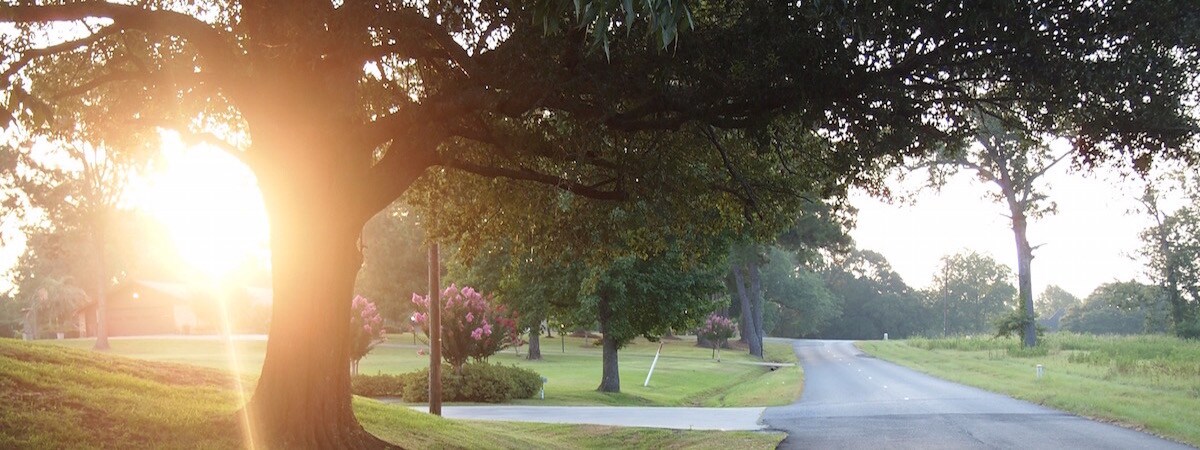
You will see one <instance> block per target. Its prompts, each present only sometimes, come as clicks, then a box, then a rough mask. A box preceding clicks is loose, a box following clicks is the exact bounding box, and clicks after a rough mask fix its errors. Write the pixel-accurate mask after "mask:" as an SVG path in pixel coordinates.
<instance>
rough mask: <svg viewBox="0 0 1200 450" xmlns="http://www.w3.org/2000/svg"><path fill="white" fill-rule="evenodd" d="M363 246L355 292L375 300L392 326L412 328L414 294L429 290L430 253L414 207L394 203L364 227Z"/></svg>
mask: <svg viewBox="0 0 1200 450" xmlns="http://www.w3.org/2000/svg"><path fill="white" fill-rule="evenodd" d="M362 246H363V250H362V255H363V264H362V268H361V269H359V271H358V278H357V279H356V280H355V282H354V289H355V292H360V293H362V295H363V296H365V297H367V298H370V299H373V300H374V301H375V304H376V305H378V307H379V311H380V314H381V315H382V316H383V318H384V320H385V321H387V322H388V323H389V324H390V325H391V326H392V327H394V328H401V327H402V326H403V327H404V328H407V327H408V326H411V323H410V320H409V319H410V317H411V316H412V313H413V312H414V311H413V304H412V294H413V293H414V292H421V293H426V291H428V290H429V286H428V284H429V278H428V271H429V267H428V264H429V262H428V251H427V250H426V247H425V233H424V231H422V230H421V226H420V219H419V217H418V216H417V214H416V213H415V212H414V211H412V208H411V207H408V206H407V205H404V204H403V203H401V202H396V203H393V204H392V205H390V206H388V207H387V208H386V209H384V210H383V211H380V212H379V214H376V215H375V217H372V218H371V220H368V221H367V224H366V225H364V226H363V230H362ZM414 332H415V330H414Z"/></svg>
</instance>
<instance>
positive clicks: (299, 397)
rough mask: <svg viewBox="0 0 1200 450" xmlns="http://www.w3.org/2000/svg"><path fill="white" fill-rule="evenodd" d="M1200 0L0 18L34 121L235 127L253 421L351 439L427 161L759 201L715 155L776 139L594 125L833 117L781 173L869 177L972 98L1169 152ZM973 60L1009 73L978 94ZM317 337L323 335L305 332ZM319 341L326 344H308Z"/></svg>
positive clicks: (805, 125)
mask: <svg viewBox="0 0 1200 450" xmlns="http://www.w3.org/2000/svg"><path fill="white" fill-rule="evenodd" d="M1190 6H1191V4H1190V2H1187V1H1182V0H1180V1H1177V2H1172V1H1167V2H1153V3H1149V2H1120V3H1102V4H1101V3H1083V4H1077V5H1076V4H1072V5H1059V4H1047V3H1044V2H1011V3H1005V4H1003V5H998V6H995V7H991V8H971V7H967V6H964V5H963V4H962V3H961V2H943V1H934V0H930V1H926V2H915V3H910V4H905V5H893V4H885V3H869V4H857V3H854V4H851V3H837V2H799V3H797V2H759V1H734V2H716V3H705V4H703V5H690V6H686V7H685V4H684V3H683V2H682V1H679V0H665V1H661V2H651V3H650V4H643V3H641V2H623V3H621V2H616V1H611V0H605V1H603V2H598V1H582V2H578V3H576V2H568V1H563V0H551V1H547V2H540V3H537V4H536V5H535V6H534V7H522V6H519V5H518V6H514V5H510V4H508V3H504V2H485V3H478V4H471V5H463V4H462V3H461V2H441V1H434V2H424V3H419V4H404V3H395V2H391V1H367V2H347V3H330V2H303V3H299V4H297V3H293V2H287V3H283V2H278V3H270V2H268V3H259V2H228V3H209V2H175V1H171V0H156V1H152V2H148V3H142V4H136V5H125V4H110V3H103V2H83V3H68V4H46V5H42V4H36V5H35V4H20V5H15V6H6V7H5V8H4V9H3V10H2V11H0V20H3V23H5V24H9V25H11V28H10V29H14V30H15V31H16V32H15V33H5V34H3V35H2V36H0V42H2V44H3V45H0V48H3V49H5V50H4V53H3V58H0V60H2V61H4V69H3V70H2V71H0V74H3V76H4V78H5V80H4V82H3V86H4V87H3V89H4V92H3V97H4V98H3V101H4V103H3V104H4V108H2V110H3V111H4V112H5V114H4V116H12V117H13V118H14V119H15V120H17V121H20V122H22V123H30V124H32V123H34V122H35V121H36V120H37V116H38V115H39V114H40V113H34V112H35V111H40V110H48V111H50V112H51V113H54V112H55V110H56V108H60V107H61V105H62V104H65V103H70V102H76V103H77V104H80V105H84V106H87V105H95V103H93V102H90V100H91V97H89V98H87V99H85V100H87V101H84V100H81V98H83V97H86V96H89V95H91V93H93V92H95V91H97V90H101V89H108V90H110V91H111V92H113V93H115V94H119V95H122V97H121V98H122V99H125V100H128V102H125V103H122V104H123V105H128V106H130V108H127V109H123V110H122V111H121V112H120V113H117V114H110V115H109V116H110V117H113V118H114V119H116V120H119V121H123V122H128V124H129V126H128V127H124V128H118V129H120V130H122V131H133V130H135V129H138V128H144V127H146V126H153V125H156V124H169V127H172V128H179V129H180V131H189V132H197V133H220V134H223V135H224V136H220V137H224V138H227V139H229V140H230V141H231V142H233V143H236V144H239V145H240V146H241V147H240V148H239V150H240V153H239V155H240V156H242V157H243V159H244V160H245V161H247V163H248V164H249V165H250V167H251V169H252V170H253V171H254V172H255V174H256V175H257V177H258V180H259V182H260V186H261V187H262V190H263V198H264V203H265V204H266V207H267V209H268V214H269V217H270V223H271V246H272V249H271V250H272V266H271V267H272V269H273V271H274V273H273V283H274V293H275V295H276V302H275V307H274V309H273V318H272V321H271V335H272V339H271V340H270V341H268V345H267V346H268V348H267V356H266V360H265V362H264V365H263V372H262V374H261V376H260V378H259V382H258V384H257V387H256V391H255V395H254V397H253V400H252V401H251V404H250V405H249V406H248V409H249V410H250V411H251V412H253V413H254V414H253V416H254V418H255V420H256V426H255V427H256V428H257V429H258V431H259V432H258V433H257V434H256V436H257V437H258V438H259V439H263V440H265V441H267V442H273V443H278V444H279V445H280V446H299V445H308V446H324V447H359V446H366V445H379V442H378V441H376V440H374V439H373V438H372V437H370V436H369V435H367V434H366V433H365V432H363V431H362V429H361V427H360V426H358V424H357V422H356V420H355V419H354V416H353V414H352V411H351V406H350V393H349V374H348V373H347V371H346V370H344V368H345V367H346V365H347V363H348V361H349V354H348V345H346V344H347V342H348V340H349V334H348V330H346V329H345V328H346V327H345V326H343V325H344V324H345V323H346V321H347V320H349V314H350V298H351V296H352V294H353V285H354V281H355V276H356V273H357V270H358V268H359V266H360V264H361V255H360V254H359V249H358V246H357V245H356V244H357V241H358V238H359V235H360V233H361V229H362V226H363V224H364V223H365V222H366V220H367V219H369V218H370V217H371V216H373V215H374V214H375V213H376V212H378V211H380V210H382V209H383V208H384V207H386V206H387V205H389V204H390V203H391V202H392V201H393V200H395V199H396V198H397V197H398V196H400V195H401V194H403V193H404V192H406V191H407V190H408V189H409V187H410V186H412V185H413V183H414V182H415V181H416V180H417V179H418V178H420V177H421V176H422V175H425V174H426V173H427V172H436V170H435V171H427V169H430V168H432V167H438V168H447V169H453V170H455V171H465V172H470V173H475V174H480V175H482V176H485V177H506V178H513V179H519V180H527V181H530V182H534V183H541V184H546V185H549V186H555V187H557V188H559V189H562V190H563V191H566V192H570V193H572V194H574V195H578V196H582V197H588V198H596V199H608V200H625V201H630V199H634V198H636V195H635V194H636V193H637V192H640V191H643V190H646V189H647V188H649V189H655V188H661V187H662V186H669V185H672V184H673V183H674V182H675V181H676V180H678V179H681V178H684V177H682V176H681V174H686V173H688V172H691V171H700V172H707V173H706V175H707V176H708V178H707V180H709V181H713V180H718V181H722V182H721V183H718V186H716V187H713V188H714V189H716V190H718V191H719V192H724V193H725V195H729V196H732V197H740V198H741V199H743V200H746V201H748V202H749V203H756V204H760V205H762V204H765V203H766V202H765V201H764V200H761V199H756V198H757V197H759V196H760V195H765V194H764V193H765V192H766V190H754V191H753V192H756V194H755V195H747V193H746V192H747V189H744V186H751V187H753V186H754V185H755V183H753V181H757V180H758V179H759V178H760V177H772V176H776V175H778V174H781V173H785V172H786V170H778V171H762V172H753V173H750V172H736V171H730V172H734V173H739V174H740V175H743V176H742V177H741V178H742V179H741V182H735V183H733V184H734V186H737V187H736V188H735V189H732V190H720V188H728V184H726V183H724V180H721V179H719V178H717V177H715V176H714V175H715V174H716V173H719V171H718V170H712V169H719V168H724V167H728V166H727V165H726V164H724V163H723V162H722V159H724V160H725V161H734V162H736V161H741V160H744V159H750V158H758V157H761V156H762V155H764V154H767V155H769V153H770V151H769V150H767V151H764V148H766V149H769V148H771V147H757V146H756V147H747V149H746V150H741V149H729V148H726V151H724V152H721V151H719V150H718V151H716V152H714V153H721V154H722V155H723V156H725V158H717V159H715V160H714V159H709V158H704V159H703V160H701V159H696V158H692V157H694V156H696V154H695V153H696V152H695V151H694V149H696V148H699V147H696V146H671V147H670V148H672V149H673V150H672V151H657V149H658V147H657V146H655V144H654V141H653V140H647V141H645V142H641V143H639V145H629V146H619V145H612V146H609V145H597V143H601V142H606V141H602V140H601V138H602V137H603V138H607V137H612V136H613V134H610V133H633V134H638V133H642V132H647V131H661V132H662V135H665V136H672V137H678V136H683V135H687V134H690V133H694V132H696V130H697V129H700V130H703V129H705V128H709V127H713V128H719V129H722V130H730V129H749V128H753V127H756V126H761V125H762V124H764V123H768V122H769V121H770V119H773V118H776V117H785V118H786V119H781V120H786V124H787V125H789V127H788V128H790V129H795V130H803V131H804V132H806V133H811V135H813V136H819V137H821V141H822V142H823V143H824V144H827V145H828V146H829V148H830V149H831V151H830V152H828V153H824V155H832V156H830V157H828V158H804V159H791V158H784V159H783V161H782V162H781V163H779V164H778V166H779V167H780V168H781V169H782V168H783V167H793V168H796V167H801V168H803V170H821V171H829V172H832V173H836V174H838V178H842V179H845V180H848V181H849V182H858V181H862V180H864V179H869V178H870V175H869V174H870V173H871V172H874V170H873V169H875V168H877V166H878V165H883V164H886V163H887V162H888V158H885V157H895V156H900V155H911V154H914V153H918V152H920V151H921V149H925V148H932V147H931V146H933V145H936V144H937V143H938V142H941V141H946V140H953V139H956V138H957V137H959V135H961V134H962V132H963V130H965V129H966V128H969V124H968V121H967V120H965V111H969V110H970V107H971V106H973V105H976V104H979V103H986V104H997V105H1004V106H1007V107H1010V108H1013V109H1020V110H1022V111H1024V112H1026V113H1028V114H1029V115H1031V116H1033V117H1034V118H1035V119H1037V122H1057V121H1062V122H1068V123H1070V124H1072V125H1073V126H1072V127H1071V128H1072V130H1073V131H1074V133H1073V134H1078V138H1077V139H1076V140H1077V142H1079V143H1080V145H1079V147H1078V148H1079V149H1080V151H1081V152H1084V153H1085V154H1087V155H1090V156H1094V157H1098V158H1106V157H1115V156H1116V155H1132V156H1135V157H1140V156H1147V155H1153V154H1155V152H1161V153H1164V154H1165V153H1171V152H1176V153H1178V152H1179V151H1180V150H1177V149H1180V148H1182V147H1180V146H1177V145H1176V144H1179V143H1181V142H1184V141H1185V140H1186V139H1187V138H1188V137H1189V136H1190V135H1191V134H1193V132H1194V131H1193V128H1194V127H1193V126H1192V123H1191V119H1190V118H1189V117H1187V113H1186V111H1185V110H1184V108H1183V107H1182V105H1181V99H1183V98H1184V97H1185V96H1186V95H1188V90H1189V89H1190V86H1189V85H1188V83H1189V80H1190V78H1189V77H1188V76H1187V74H1188V73H1189V70H1190V69H1191V68H1192V67H1193V66H1194V65H1195V63H1196V60H1197V58H1198V56H1197V52H1196V51H1195V49H1196V48H1197V43H1196V41H1197V36H1196V34H1195V33H1193V31H1192V30H1196V29H1198V27H1197V26H1195V25H1196V24H1195V23H1193V21H1197V20H1200V19H1198V18H1196V17H1194V16H1192V15H1186V14H1182V15H1181V14H1179V13H1178V11H1188V10H1190V9H1189V7H1190ZM583 11H591V12H593V13H594V14H580V13H581V12H583ZM688 12H690V14H687V13H688ZM581 19H582V20H581ZM1161 23H1172V24H1173V25H1174V26H1171V27H1163V26H1161V25H1159V24H1161ZM51 24H56V25H51ZM684 24H686V27H684V26H683V25H684ZM616 28H625V29H626V30H627V32H625V33H621V32H616V30H615V29H616ZM682 30H686V32H685V33H680V31H682ZM647 36H650V37H651V39H647V38H646V37H647ZM677 36H681V37H679V38H678V39H677V38H676V37H677ZM648 40H649V41H650V42H647V41H648ZM1112 42H1122V45H1120V46H1116V47H1114V46H1112V45H1111V43H1112ZM668 45H670V46H671V51H669V52H667V51H662V50H661V49H663V47H665V46H668ZM600 49H604V51H599V50H600ZM589 50H591V51H589ZM1098 55H1099V56H1098ZM1063 74H1073V76H1063ZM978 80H989V81H990V82H992V83H1001V84H1012V85H1014V89H1013V90H1011V91H1010V92H1009V93H1006V94H1005V95H1002V96H994V95H990V94H987V93H984V94H980V95H977V94H974V91H972V90H970V89H966V88H968V87H970V86H972V85H973V84H975V83H977V82H978ZM1147 99H1148V101H1146V100H1147ZM105 106H107V105H101V108H103V107H105ZM0 119H7V117H0ZM549 121H565V122H568V123H569V124H570V125H573V127H572V129H574V130H595V131H596V134H592V135H587V134H586V133H585V134H581V135H582V136H585V137H586V138H585V139H582V142H583V143H587V144H588V145H558V144H561V142H559V141H557V140H554V139H547V137H548V136H550V135H548V134H546V133H531V132H530V130H540V131H545V130H546V128H547V122H549ZM45 123H50V124H52V122H45ZM1112 124H1119V126H1118V127H1113V126H1111V125H1112ZM50 128H53V126H51V127H50ZM36 131H37V132H39V133H41V132H42V131H43V130H42V129H38V130H36ZM651 134H654V133H651ZM238 136H242V137H245V138H248V139H240V138H238ZM607 142H609V143H611V142H612V141H607ZM775 148H787V146H780V147H775ZM685 155H686V156H688V158H685V157H683V156H685ZM701 161H703V162H701ZM639 185H640V186H639ZM739 185H740V186H739ZM703 186H709V184H707V183H706V184H704V185H703ZM689 187H692V188H694V187H695V186H694V185H693V186H689ZM798 190H799V189H798ZM681 191H688V189H682V190H681ZM695 196H696V191H695V190H694V189H693V190H691V192H687V198H695V201H696V202H702V201H707V200H712V199H713V198H714V197H705V198H696V197H695ZM701 197H703V196H701ZM552 204H553V203H543V204H541V205H540V206H542V207H544V208H545V207H548V206H549V205H552ZM726 212H734V213H735V214H737V213H741V212H743V211H742V210H740V209H732V210H728V209H727V210H726ZM313 334H318V335H321V336H328V339H321V340H317V341H311V340H308V339H306V338H308V337H310V336H311V335H313ZM306 340H307V341H310V342H313V345H308V346H296V345H293V343H295V342H301V341H306ZM306 380H308V381H306Z"/></svg>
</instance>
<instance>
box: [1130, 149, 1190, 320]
mask: <svg viewBox="0 0 1200 450" xmlns="http://www.w3.org/2000/svg"><path fill="white" fill-rule="evenodd" d="M1167 178H1168V180H1164V181H1167V182H1166V183H1159V184H1160V185H1165V186H1170V185H1171V184H1174V185H1175V186H1176V189H1178V190H1179V191H1182V193H1183V194H1184V195H1183V197H1184V199H1185V200H1184V204H1183V206H1181V207H1179V208H1178V209H1176V210H1175V211H1173V212H1168V211H1164V210H1163V208H1162V207H1161V206H1160V199H1159V197H1160V194H1159V193H1158V191H1157V189H1156V188H1155V187H1154V185H1153V184H1150V185H1148V186H1147V187H1146V192H1145V194H1143V196H1142V204H1143V205H1144V206H1145V208H1146V212H1147V213H1149V214H1150V215H1151V217H1153V219H1154V225H1153V226H1151V227H1150V228H1148V229H1146V230H1145V231H1143V232H1142V235H1141V237H1142V242H1143V245H1144V247H1143V250H1142V255H1143V256H1144V257H1145V258H1146V259H1147V260H1148V266H1149V267H1148V268H1149V272H1150V273H1149V275H1150V277H1151V279H1153V280H1154V281H1155V282H1156V283H1157V284H1158V285H1159V286H1160V287H1161V288H1162V290H1163V293H1164V294H1165V295H1166V299H1167V303H1168V304H1170V305H1171V314H1170V317H1171V322H1172V328H1173V329H1174V331H1175V334H1177V335H1179V336H1181V337H1188V338H1195V337H1200V314H1197V311H1198V310H1200V182H1197V180H1196V178H1195V175H1191V174H1188V173H1186V172H1183V173H1176V174H1174V175H1173V176H1170V177H1167ZM1172 181H1173V183H1172Z"/></svg>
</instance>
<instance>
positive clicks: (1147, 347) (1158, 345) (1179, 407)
mask: <svg viewBox="0 0 1200 450" xmlns="http://www.w3.org/2000/svg"><path fill="white" fill-rule="evenodd" d="M858 345H859V347H860V348H862V349H863V350H864V351H866V352H868V353H870V354H872V355H875V356H877V357H880V358H883V359H886V360H889V361H893V362H896V363H899V364H902V365H905V366H908V367H912V368H914V369H916V370H919V371H922V372H925V373H929V374H932V375H936V376H938V377H941V378H945V379H949V380H953V381H957V382H960V383H963V384H968V385H972V386H976V387H980V388H983V389H987V390H991V391H996V392H1001V393H1004V394H1008V395H1010V396H1013V397H1015V398H1019V399H1023V400H1028V401H1032V402H1034V403H1039V404H1043V405H1046V406H1050V407H1054V408H1058V409H1061V410H1064V411H1069V412H1072V413H1076V414H1079V415H1083V416H1087V417H1093V418H1097V419H1101V420H1105V421H1112V422H1116V423H1120V424H1123V425H1126V426H1129V427H1132V428H1136V429H1144V430H1146V431H1149V432H1152V433H1155V434H1158V435H1161V436H1165V437H1169V438H1172V439H1175V440H1179V441H1182V442H1186V443H1188V444H1191V445H1195V446H1200V342H1196V341H1184V340H1180V339H1176V338H1173V337H1168V336H1131V337H1114V336H1088V335H1075V334H1067V333H1058V334H1051V335H1047V336H1046V337H1045V338H1044V339H1043V342H1042V344H1041V345H1039V346H1038V347H1035V348H1033V349H1029V350H1026V349H1024V348H1022V347H1021V346H1020V344H1019V342H1018V341H1017V340H1015V339H991V338H986V337H984V338H979V337H976V338H957V339H911V340H907V341H873V342H861V343H859V344H858ZM1038 364H1041V365H1042V366H1043V368H1044V376H1043V377H1042V378H1040V379H1039V378H1037V377H1036V366H1037V365H1038Z"/></svg>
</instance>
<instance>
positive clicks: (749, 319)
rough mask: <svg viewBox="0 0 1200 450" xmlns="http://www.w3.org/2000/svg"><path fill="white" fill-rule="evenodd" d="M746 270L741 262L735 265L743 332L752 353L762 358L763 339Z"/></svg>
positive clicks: (734, 280)
mask: <svg viewBox="0 0 1200 450" xmlns="http://www.w3.org/2000/svg"><path fill="white" fill-rule="evenodd" d="M744 270H745V266H743V265H741V264H734V266H733V282H734V284H735V285H736V286H735V287H736V288H737V296H738V302H739V304H740V305H741V308H742V329H741V334H742V338H743V339H744V340H745V342H746V344H747V345H749V346H750V354H751V355H754V356H757V357H759V358H762V356H763V351H762V339H760V338H759V336H758V327H757V325H756V324H755V320H754V315H755V314H754V307H753V306H752V301H751V300H750V294H749V293H748V292H747V290H748V289H747V287H746V276H745V275H744V274H743V271H744Z"/></svg>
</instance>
